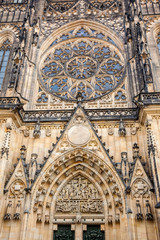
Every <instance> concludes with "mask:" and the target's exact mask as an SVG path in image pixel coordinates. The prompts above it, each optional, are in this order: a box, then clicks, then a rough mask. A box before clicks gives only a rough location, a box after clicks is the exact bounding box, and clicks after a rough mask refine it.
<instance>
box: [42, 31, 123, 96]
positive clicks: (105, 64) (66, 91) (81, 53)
mask: <svg viewBox="0 0 160 240" xmlns="http://www.w3.org/2000/svg"><path fill="white" fill-rule="evenodd" d="M70 36H71V34H70V35H69V34H68V35H67V34H66V35H63V36H61V38H60V39H58V40H55V41H54V42H53V43H52V44H51V46H50V48H49V50H48V52H47V54H46V55H45V58H44V59H43V60H42V63H41V64H40V70H39V78H40V80H41V85H42V87H43V88H45V89H46V90H47V91H48V92H49V93H51V94H53V95H56V96H58V97H61V98H64V99H66V100H75V99H76V96H77V94H78V93H79V92H80V93H81V94H82V97H83V99H86V100H87V99H94V98H97V97H100V96H102V95H104V94H107V93H109V92H111V91H113V90H114V89H115V88H116V87H117V86H118V85H119V84H120V82H121V81H122V80H123V78H124V72H125V66H124V60H123V57H122V54H121V53H120V51H119V49H118V47H117V46H116V44H115V43H114V42H113V41H112V40H111V39H110V38H108V39H104V35H103V34H100V33H94V36H93V35H92V36H90V34H89V33H88V32H87V31H86V30H85V29H84V28H81V29H79V30H78V31H77V32H76V33H74V36H71V37H70Z"/></svg>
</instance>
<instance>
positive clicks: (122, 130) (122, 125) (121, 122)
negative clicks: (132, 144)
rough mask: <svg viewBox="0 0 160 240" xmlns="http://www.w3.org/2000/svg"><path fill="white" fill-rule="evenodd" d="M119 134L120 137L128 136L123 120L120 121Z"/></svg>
mask: <svg viewBox="0 0 160 240" xmlns="http://www.w3.org/2000/svg"><path fill="white" fill-rule="evenodd" d="M118 134H119V136H120V137H124V136H125V135H126V129H125V126H124V123H123V120H122V119H120V123H119V131H118Z"/></svg>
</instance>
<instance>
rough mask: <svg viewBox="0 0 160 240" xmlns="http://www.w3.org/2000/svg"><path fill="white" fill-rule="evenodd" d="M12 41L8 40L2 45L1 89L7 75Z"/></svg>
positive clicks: (0, 63)
mask: <svg viewBox="0 0 160 240" xmlns="http://www.w3.org/2000/svg"><path fill="white" fill-rule="evenodd" d="M10 48H11V47H10V42H9V40H6V41H5V42H3V44H2V45H1V47H0V89H1V88H2V83H3V80H4V77H5V72H6V68H7V64H8V59H9V54H10Z"/></svg>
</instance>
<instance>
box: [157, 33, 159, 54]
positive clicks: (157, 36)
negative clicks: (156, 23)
mask: <svg viewBox="0 0 160 240" xmlns="http://www.w3.org/2000/svg"><path fill="white" fill-rule="evenodd" d="M157 46H158V51H159V54H160V32H159V33H158V35H157Z"/></svg>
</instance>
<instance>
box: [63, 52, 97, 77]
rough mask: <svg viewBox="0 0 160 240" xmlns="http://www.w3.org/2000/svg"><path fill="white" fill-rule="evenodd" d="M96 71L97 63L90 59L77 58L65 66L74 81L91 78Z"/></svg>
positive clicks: (86, 57) (85, 57)
mask: <svg viewBox="0 0 160 240" xmlns="http://www.w3.org/2000/svg"><path fill="white" fill-rule="evenodd" d="M96 70H97V63H96V61H94V60H93V59H92V58H91V57H88V56H78V57H75V58H73V59H71V60H70V61H69V62H68V63H67V64H66V71H67V72H68V74H69V75H70V76H71V77H73V78H76V79H85V78H89V77H92V76H93V75H94V74H95V72H96Z"/></svg>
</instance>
